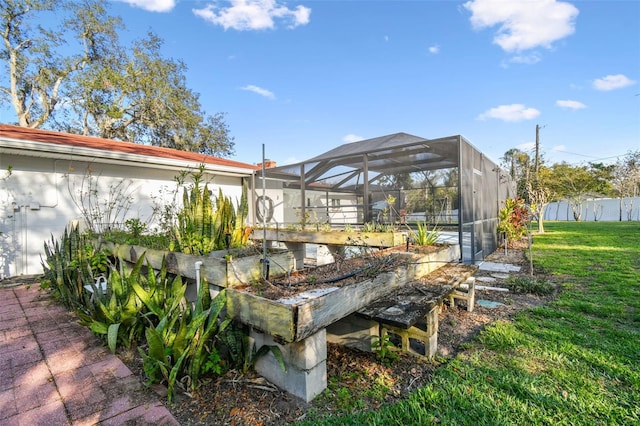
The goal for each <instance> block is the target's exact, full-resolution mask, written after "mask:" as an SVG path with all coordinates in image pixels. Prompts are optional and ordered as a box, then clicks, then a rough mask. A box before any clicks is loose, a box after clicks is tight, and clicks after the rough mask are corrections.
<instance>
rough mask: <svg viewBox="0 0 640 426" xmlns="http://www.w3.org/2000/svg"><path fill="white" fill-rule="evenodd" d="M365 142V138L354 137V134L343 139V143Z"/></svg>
mask: <svg viewBox="0 0 640 426" xmlns="http://www.w3.org/2000/svg"><path fill="white" fill-rule="evenodd" d="M363 140H364V138H363V137H362V136H358V135H353V134H349V135H346V136H345V137H343V138H342V141H343V142H346V143H351V142H358V141H363Z"/></svg>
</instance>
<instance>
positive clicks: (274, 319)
mask: <svg viewBox="0 0 640 426" xmlns="http://www.w3.org/2000/svg"><path fill="white" fill-rule="evenodd" d="M393 255H394V256H400V257H403V258H406V259H407V260H410V263H408V264H405V265H402V266H399V267H397V268H396V269H395V270H394V271H391V272H385V273H382V274H380V275H378V276H376V277H375V278H373V279H368V280H365V281H362V282H360V283H356V284H350V285H347V286H344V287H332V288H323V289H318V290H312V291H307V292H304V293H300V294H298V295H296V296H295V297H291V298H286V299H280V300H276V301H274V300H269V299H265V298H263V297H260V296H257V295H254V294H249V293H246V292H243V291H241V290H237V289H231V290H230V291H229V292H228V293H227V312H228V313H229V314H230V315H231V316H233V317H234V318H236V319H237V320H239V321H241V322H243V323H245V324H249V325H253V326H254V327H256V328H257V329H258V330H261V331H263V332H264V333H267V334H270V335H271V336H274V337H275V338H277V339H280V340H282V341H283V342H284V343H291V342H298V341H301V340H303V339H305V338H307V337H309V336H311V335H313V334H314V333H316V332H318V331H319V330H321V329H323V328H325V327H327V326H328V325H330V324H333V323H334V322H336V321H338V320H340V319H342V318H344V317H346V316H347V315H349V314H351V313H353V312H356V311H357V310H359V309H361V308H363V307H365V306H367V305H368V304H370V303H371V302H373V301H374V300H376V299H379V298H381V297H383V296H386V295H387V294H389V293H390V292H391V291H393V290H394V289H396V288H398V287H400V286H402V285H404V284H406V283H407V282H409V281H411V280H414V279H417V278H420V277H422V276H425V275H427V274H429V273H430V272H432V271H434V270H436V269H438V268H439V267H441V266H443V265H445V264H446V263H448V262H452V261H458V260H459V259H460V246H459V245H451V246H443V247H442V249H441V250H440V251H438V252H435V253H430V254H414V253H394V254H393Z"/></svg>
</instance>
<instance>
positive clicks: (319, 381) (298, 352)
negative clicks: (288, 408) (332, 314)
mask: <svg viewBox="0 0 640 426" xmlns="http://www.w3.org/2000/svg"><path fill="white" fill-rule="evenodd" d="M251 338H252V339H253V341H254V342H255V345H256V349H260V348H261V347H262V346H263V345H269V346H271V345H277V346H278V347H279V348H280V351H281V352H282V356H283V358H284V362H285V365H286V367H287V371H286V372H283V371H282V369H281V368H280V365H279V364H278V361H277V360H276V359H275V357H274V355H273V354H272V353H271V352H269V353H268V354H267V355H265V356H263V357H260V358H259V359H257V360H256V363H255V368H256V371H257V372H258V374H260V375H261V376H262V377H264V378H265V379H267V380H269V381H270V382H271V383H273V384H274V385H276V386H278V387H279V388H280V389H283V390H285V391H287V392H289V393H290V394H292V395H295V396H297V397H299V398H302V399H303V400H305V401H306V402H309V401H311V400H312V399H313V398H315V397H316V396H317V395H319V394H320V393H321V392H322V391H323V390H325V389H326V387H327V333H326V331H325V329H322V330H320V331H318V332H317V333H316V334H314V335H312V336H310V337H307V338H306V339H304V340H302V341H300V342H294V343H288V344H285V345H281V344H279V343H276V342H275V341H274V340H273V337H272V336H270V335H268V334H264V333H260V332H258V331H252V332H251Z"/></svg>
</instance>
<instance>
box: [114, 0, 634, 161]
mask: <svg viewBox="0 0 640 426" xmlns="http://www.w3.org/2000/svg"><path fill="white" fill-rule="evenodd" d="M111 12H112V13H113V14H115V15H120V16H121V17H122V18H123V20H124V24H125V25H126V27H127V32H126V33H125V34H122V35H121V37H122V38H123V39H125V40H126V39H133V38H140V37H142V36H143V35H144V34H145V33H146V32H147V31H148V30H151V31H153V32H155V33H156V34H158V35H159V36H160V37H161V38H163V39H164V41H165V45H164V53H165V55H166V56H167V57H172V58H174V59H181V60H183V61H184V62H185V64H186V65H187V67H188V72H187V81H188V85H189V87H190V88H191V89H193V90H194V91H196V92H198V93H200V95H201V102H202V104H203V107H204V108H205V110H206V111H207V112H208V113H210V114H214V113H217V112H224V113H226V122H227V124H228V125H229V127H230V130H231V134H232V135H233V136H234V138H235V144H236V145H235V150H236V155H234V156H233V157H232V158H234V159H237V160H240V161H244V162H248V163H258V162H260V161H261V158H262V145H263V144H264V145H265V151H266V157H267V158H270V159H272V160H275V161H277V163H278V164H279V165H282V164H287V163H292V162H297V161H302V160H305V159H308V158H311V157H313V156H315V155H318V154H320V153H322V152H325V151H327V150H329V149H331V148H334V147H336V146H338V145H340V144H342V143H345V142H353V141H356V140H360V139H367V138H372V137H377V136H383V135H387V134H390V133H396V132H406V133H410V134H413V135H417V136H421V137H425V138H428V139H430V138H439V137H444V136H450V135H456V134H461V135H463V136H464V137H466V138H467V139H468V140H469V141H470V142H471V143H472V144H473V145H474V146H476V147H477V148H478V149H479V150H480V151H482V152H484V153H485V154H487V155H488V156H489V157H490V158H492V159H493V160H494V161H496V162H499V159H500V157H501V156H502V155H503V154H504V153H505V152H506V151H507V150H509V149H511V148H515V147H517V148H520V149H523V150H529V149H531V148H532V147H533V143H534V141H535V126H536V124H539V125H540V126H543V127H542V130H541V132H540V137H541V138H540V140H541V148H542V151H543V152H544V155H545V157H546V159H547V160H549V161H550V162H559V161H567V162H570V163H572V164H578V163H581V162H586V161H604V162H614V161H615V160H616V157H618V156H622V155H624V154H625V153H627V152H628V151H629V150H636V149H640V83H639V81H640V1H635V0H629V1H554V0H530V1H509V0H473V1H467V2H465V1H420V0H414V1H391V0H386V1H384V0H378V1H356V0H350V1H347V0H342V1H339V0H333V1H331V0H329V1H328V0H316V1H288V2H284V1H280V0H233V1H199V0H191V1H181V0H177V1H174V0H120V1H112V8H111Z"/></svg>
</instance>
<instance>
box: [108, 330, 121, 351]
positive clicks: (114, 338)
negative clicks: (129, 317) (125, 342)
mask: <svg viewBox="0 0 640 426" xmlns="http://www.w3.org/2000/svg"><path fill="white" fill-rule="evenodd" d="M119 329H120V323H117V324H111V325H110V326H109V331H108V334H107V345H108V346H109V349H110V350H111V353H113V354H114V353H116V345H117V342H118V330H119Z"/></svg>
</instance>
